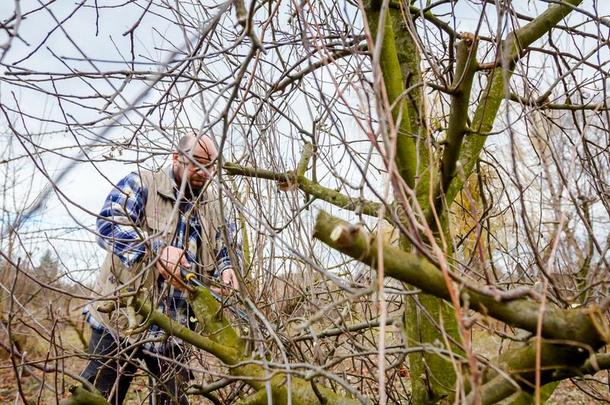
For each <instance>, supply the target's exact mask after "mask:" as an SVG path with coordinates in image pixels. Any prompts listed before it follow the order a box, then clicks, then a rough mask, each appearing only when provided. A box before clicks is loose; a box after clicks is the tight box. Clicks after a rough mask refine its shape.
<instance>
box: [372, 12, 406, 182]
mask: <svg viewBox="0 0 610 405" xmlns="http://www.w3.org/2000/svg"><path fill="white" fill-rule="evenodd" d="M372 3H373V4H372V5H371V6H370V7H369V8H368V10H367V12H366V18H367V20H368V23H369V27H370V30H371V34H372V35H373V36H374V37H375V39H377V38H376V37H377V35H378V34H379V32H382V34H383V39H382V41H381V50H380V53H379V68H380V69H381V73H382V76H383V82H384V85H385V90H386V94H387V98H388V103H389V105H390V106H391V108H392V111H391V112H392V119H393V120H394V123H395V125H396V126H397V131H396V158H395V160H396V166H397V168H398V172H399V173H400V176H401V177H402V178H403V180H404V181H405V183H406V184H407V185H408V186H409V187H414V185H415V178H416V172H417V149H416V143H415V139H414V134H413V131H412V128H411V111H410V108H409V105H408V102H407V101H406V99H405V95H404V90H405V87H404V81H403V77H402V73H401V69H400V62H399V60H398V55H397V49H396V42H395V34H394V28H393V27H392V15H391V14H390V13H389V12H388V10H382V9H381V5H380V4H379V3H378V2H377V1H373V2H372ZM382 17H384V18H383V19H382ZM380 20H383V21H384V25H383V27H379V21H380Z"/></svg>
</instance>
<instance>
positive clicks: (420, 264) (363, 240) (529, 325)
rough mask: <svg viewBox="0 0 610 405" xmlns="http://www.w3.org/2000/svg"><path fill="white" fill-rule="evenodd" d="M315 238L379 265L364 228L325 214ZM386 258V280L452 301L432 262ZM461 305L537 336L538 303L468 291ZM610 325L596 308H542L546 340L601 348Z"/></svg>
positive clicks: (387, 251)
mask: <svg viewBox="0 0 610 405" xmlns="http://www.w3.org/2000/svg"><path fill="white" fill-rule="evenodd" d="M314 237H315V238H317V239H319V240H321V241H322V242H324V243H326V244H327V245H329V246H330V247H332V248H334V249H337V250H339V251H340V252H342V253H344V254H346V255H348V256H351V257H353V258H355V259H357V260H359V261H361V262H363V263H366V264H368V265H370V266H372V267H375V266H376V260H377V257H378V256H377V254H378V252H377V242H376V241H375V239H374V237H372V236H371V235H368V234H366V233H365V232H364V231H363V230H362V229H360V228H358V227H354V226H352V225H350V224H349V223H347V222H345V221H343V220H341V219H339V218H336V217H332V216H330V215H328V214H326V213H324V212H321V213H320V214H319V215H318V219H317V221H316V224H315V233H314ZM382 257H383V260H384V264H383V265H384V271H385V275H386V276H389V277H392V278H395V279H397V280H400V281H403V282H405V283H407V284H410V285H412V286H414V287H417V288H420V289H421V290H422V291H424V292H426V293H428V294H432V295H434V296H436V297H439V298H442V299H444V300H446V301H449V300H450V297H449V290H448V288H447V285H446V283H445V279H444V277H443V274H442V273H441V271H440V270H439V269H437V268H436V267H435V266H434V265H433V264H432V263H430V262H429V261H427V260H425V259H423V258H421V257H418V256H416V255H415V254H410V253H406V252H404V251H401V250H399V249H396V248H394V247H391V246H387V245H384V246H383V252H382ZM460 299H461V301H462V305H464V306H465V307H469V308H470V309H473V310H475V311H477V312H480V313H482V314H484V315H488V316H491V317H493V318H495V319H498V320H500V321H502V322H505V323H507V324H509V325H511V326H515V327H518V328H521V329H525V330H528V331H530V332H532V333H536V330H537V323H538V317H539V312H540V310H541V307H540V304H539V303H537V302H533V301H531V300H528V299H525V298H519V299H515V300H511V301H506V302H503V301H497V300H496V298H495V297H494V296H493V295H492V294H490V295H486V294H483V293H482V292H480V291H479V290H474V289H472V288H470V287H464V288H462V291H461V293H460ZM608 335H609V331H608V325H607V323H606V322H605V320H604V319H603V316H602V314H601V311H600V309H599V308H598V307H596V306H591V307H589V308H586V309H574V310H563V309H559V308H549V307H548V305H547V306H546V308H544V317H543V320H542V336H543V337H545V338H548V339H558V340H563V341H571V342H580V343H582V344H584V345H589V346H591V347H592V348H598V347H599V346H600V345H602V344H603V343H604V342H605V341H608V340H610V339H609V336H608Z"/></svg>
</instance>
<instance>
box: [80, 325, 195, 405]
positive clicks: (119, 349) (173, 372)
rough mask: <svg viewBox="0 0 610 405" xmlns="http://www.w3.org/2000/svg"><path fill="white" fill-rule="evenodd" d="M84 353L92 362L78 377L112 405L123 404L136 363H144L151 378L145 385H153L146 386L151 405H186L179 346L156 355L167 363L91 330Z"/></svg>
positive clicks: (186, 376) (184, 371) (185, 373)
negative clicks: (86, 353)
mask: <svg viewBox="0 0 610 405" xmlns="http://www.w3.org/2000/svg"><path fill="white" fill-rule="evenodd" d="M88 353H89V354H91V355H92V359H91V360H90V361H89V364H88V365H87V367H86V368H85V370H83V372H82V373H81V376H82V377H84V378H86V379H87V380H88V381H90V382H91V383H92V384H93V385H94V386H95V388H97V390H98V391H100V392H101V393H102V395H103V396H104V397H105V398H106V399H107V400H108V402H110V403H111V404H112V405H116V404H118V405H120V404H122V403H123V400H124V399H125V395H126V394H127V390H128V389H129V386H130V385H131V381H132V380H133V377H134V376H135V374H136V372H137V370H138V366H139V364H138V363H139V360H143V361H144V363H145V364H146V368H147V370H148V372H149V373H150V374H151V376H152V378H149V382H151V381H152V382H153V384H150V385H151V389H152V393H151V396H150V403H151V404H156V405H170V404H180V405H187V404H188V399H187V397H186V394H185V392H184V386H185V385H186V383H187V382H188V381H189V379H190V378H189V377H190V375H189V374H190V373H189V371H188V370H187V369H186V368H184V367H183V366H181V364H182V363H181V362H184V358H183V357H184V356H183V352H182V350H181V349H180V347H179V346H177V345H175V344H167V345H166V347H165V349H164V350H163V352H162V353H159V354H160V355H162V356H163V357H167V358H171V359H173V360H175V361H167V360H163V359H160V358H159V357H157V356H155V355H154V354H153V353H150V352H145V351H144V350H142V349H141V348H140V347H139V346H138V347H134V348H129V347H128V344H127V342H125V341H120V342H119V341H117V340H116V339H115V338H114V337H113V336H112V335H111V334H109V333H108V332H102V331H98V330H95V329H93V330H92V334H91V341H90V342H89V349H88ZM153 400H154V402H153Z"/></svg>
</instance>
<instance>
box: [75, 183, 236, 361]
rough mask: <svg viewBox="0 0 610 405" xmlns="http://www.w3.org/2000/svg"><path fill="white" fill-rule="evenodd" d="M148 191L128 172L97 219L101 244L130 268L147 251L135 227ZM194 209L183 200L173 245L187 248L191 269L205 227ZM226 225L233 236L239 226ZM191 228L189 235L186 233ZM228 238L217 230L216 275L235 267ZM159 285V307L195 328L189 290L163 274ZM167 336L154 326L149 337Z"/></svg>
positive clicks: (155, 242)
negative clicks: (127, 220) (226, 240)
mask: <svg viewBox="0 0 610 405" xmlns="http://www.w3.org/2000/svg"><path fill="white" fill-rule="evenodd" d="M176 191H177V190H176ZM147 194H148V190H146V189H145V188H144V187H143V186H142V182H141V179H140V176H139V175H138V173H136V172H133V173H130V174H128V175H127V176H126V177H124V178H123V179H122V180H120V181H119V182H118V183H117V185H116V186H115V188H113V189H112V191H111V192H110V194H109V195H108V197H107V198H106V201H105V202H104V206H103V207H102V210H101V212H100V215H99V216H100V217H99V218H98V220H97V230H98V233H99V236H98V244H99V245H100V246H101V247H102V248H104V249H105V250H110V249H111V250H112V252H113V253H114V254H115V255H116V256H117V257H118V258H119V259H120V260H121V262H122V263H123V264H124V265H125V266H127V267H131V266H133V265H135V264H136V263H138V262H139V261H141V260H142V259H143V258H144V256H145V254H146V249H147V247H146V244H145V242H144V241H143V240H142V236H141V232H140V233H139V232H138V230H137V229H136V228H135V226H137V225H139V224H142V223H143V221H144V218H145V210H144V208H145V206H146V201H147V197H148V196H147ZM191 208H192V203H191V202H190V201H188V200H186V199H183V200H181V201H180V207H179V212H180V215H179V218H178V224H177V229H176V234H175V237H174V240H173V242H172V243H171V245H172V246H175V247H177V248H180V249H184V250H185V256H186V258H187V260H188V261H189V263H190V264H191V268H196V258H197V249H198V247H199V244H200V243H201V232H202V229H201V224H200V223H199V219H198V216H197V215H190V213H191V212H192V209H191ZM117 218H122V219H123V220H122V221H119V220H117ZM125 219H129V220H130V222H131V223H132V224H135V226H134V225H125V223H126V221H125ZM225 223H226V222H225ZM187 224H188V227H187ZM226 224H227V225H226V227H227V231H228V232H229V235H230V236H231V234H234V233H235V226H234V225H233V224H228V223H226ZM187 229H188V235H186V232H187ZM224 240H225V238H224V237H223V235H222V231H221V230H220V229H218V230H216V241H215V242H216V252H215V253H216V270H215V272H214V276H216V277H218V276H219V275H220V274H221V273H222V272H223V271H224V270H226V269H228V268H233V265H232V263H231V258H230V256H229V250H228V247H227V246H226V244H225V243H224ZM230 240H233V238H232V237H231V238H230ZM149 243H150V245H151V246H152V249H153V252H155V253H156V252H157V251H158V250H159V249H160V248H161V247H162V246H163V243H162V242H161V241H159V240H152V241H149ZM157 288H158V291H164V292H165V294H164V295H163V297H162V298H161V300H160V302H159V307H158V309H159V310H160V311H161V312H163V313H164V314H166V315H168V316H169V317H171V318H172V319H175V320H176V321H178V322H180V323H181V324H183V325H186V326H189V327H193V324H192V322H193V320H194V318H191V309H190V306H189V304H188V301H187V292H185V291H181V290H179V289H177V288H174V287H173V286H172V285H170V284H169V283H167V282H166V281H165V279H164V278H163V277H162V276H161V275H159V276H158V278H157ZM83 312H84V313H85V314H86V319H87V322H88V323H89V324H90V325H91V327H92V328H94V329H96V330H100V331H104V330H105V327H104V326H103V325H102V324H101V323H99V322H98V321H97V320H96V319H95V318H94V317H93V316H91V314H90V313H89V311H88V308H85V310H84V311H83ZM163 335H164V332H163V330H160V329H159V328H158V327H157V326H156V325H153V326H152V327H151V328H150V329H149V333H148V335H147V336H146V337H147V338H159V339H160V338H162V337H163ZM146 347H147V348H148V349H149V350H157V351H161V350H160V349H161V346H160V345H158V344H153V345H147V346H146Z"/></svg>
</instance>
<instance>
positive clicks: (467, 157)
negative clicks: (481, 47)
mask: <svg viewBox="0 0 610 405" xmlns="http://www.w3.org/2000/svg"><path fill="white" fill-rule="evenodd" d="M580 3H582V0H565V1H562V2H559V3H557V4H553V5H551V6H549V8H548V9H547V10H546V11H545V12H544V13H542V14H541V15H539V16H538V17H536V18H535V19H534V20H532V21H531V22H529V23H528V24H526V25H524V26H523V27H521V28H519V29H517V30H515V31H513V32H511V33H510V34H509V35H508V37H507V38H506V39H505V40H503V41H502V43H501V44H500V49H499V51H498V62H499V63H498V64H497V66H498V67H496V68H495V69H494V70H492V71H491V72H490V73H489V78H488V81H487V86H486V88H485V91H484V93H483V96H482V97H481V99H480V101H479V104H478V106H477V109H476V111H475V115H474V119H473V123H472V126H471V127H472V133H471V134H470V136H469V137H468V138H467V139H466V141H465V143H464V148H463V153H462V156H461V157H460V161H461V166H462V170H463V176H461V177H460V178H458V179H456V180H455V181H454V182H453V183H452V185H451V187H450V188H449V190H448V192H447V196H446V200H447V204H450V203H451V202H452V201H453V199H454V198H455V196H456V195H457V193H458V192H459V191H460V190H461V189H462V187H463V185H464V182H465V181H466V179H467V178H468V176H470V174H471V173H472V171H473V169H474V166H475V163H476V161H477V160H478V158H479V154H480V153H481V150H482V149H483V145H484V144H485V141H486V139H487V134H489V133H490V132H491V130H492V128H493V125H494V122H495V119H496V115H497V114H498V110H499V108H500V104H501V103H502V100H504V99H506V98H508V97H509V96H510V92H508V91H507V86H508V83H509V80H510V78H511V76H512V74H513V69H514V67H515V64H516V62H517V61H518V60H519V58H520V57H521V55H522V54H523V50H524V49H525V48H527V47H528V46H529V45H530V44H531V43H532V42H534V41H536V40H538V39H539V38H541V37H542V36H543V35H544V34H546V33H547V32H549V31H550V30H551V29H552V28H553V27H554V26H556V25H557V24H558V23H559V22H560V21H561V20H562V19H563V18H564V17H566V16H567V15H568V14H570V12H571V11H572V10H574V8H575V7H577V6H578V5H579V4H580Z"/></svg>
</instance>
